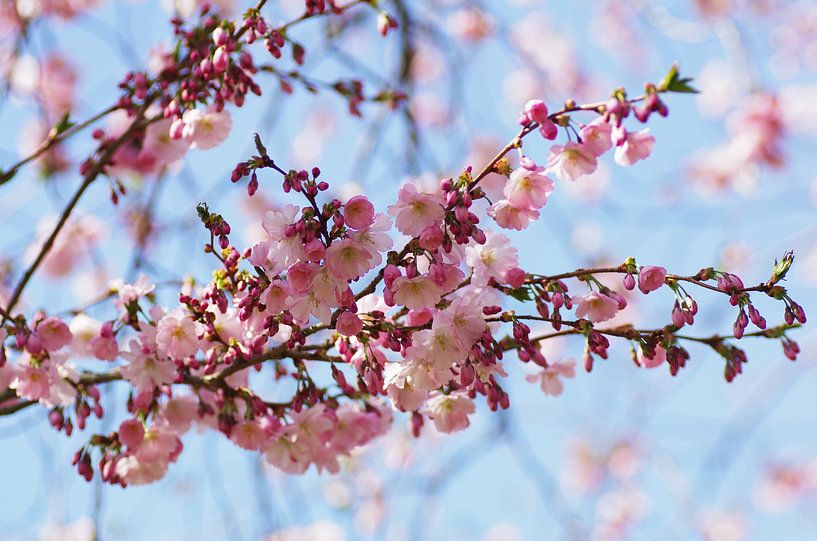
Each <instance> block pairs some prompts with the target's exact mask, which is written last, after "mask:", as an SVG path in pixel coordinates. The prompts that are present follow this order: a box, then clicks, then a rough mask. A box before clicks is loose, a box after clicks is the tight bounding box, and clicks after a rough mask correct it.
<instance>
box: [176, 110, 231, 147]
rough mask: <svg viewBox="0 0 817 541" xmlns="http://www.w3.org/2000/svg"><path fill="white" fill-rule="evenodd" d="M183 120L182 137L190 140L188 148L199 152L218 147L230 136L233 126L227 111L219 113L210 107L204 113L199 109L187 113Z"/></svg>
mask: <svg viewBox="0 0 817 541" xmlns="http://www.w3.org/2000/svg"><path fill="white" fill-rule="evenodd" d="M183 120H184V131H183V136H184V137H185V138H187V139H189V140H190V148H198V149H201V150H207V149H210V148H213V147H216V146H218V145H220V144H221V143H222V142H224V140H225V139H227V136H228V135H230V129H231V128H232V126H233V120H232V117H230V112H229V111H227V110H226V109H225V110H223V111H221V112H219V111H216V109H215V108H214V107H212V106H211V107H209V108H208V109H207V110H206V111H204V112H202V111H201V110H199V109H192V110H190V111H187V112H186V113H184V116H183Z"/></svg>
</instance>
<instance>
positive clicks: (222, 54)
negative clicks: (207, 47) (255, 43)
mask: <svg viewBox="0 0 817 541" xmlns="http://www.w3.org/2000/svg"><path fill="white" fill-rule="evenodd" d="M229 64H230V53H228V52H227V50H226V49H225V48H224V47H219V48H217V49H216V52H215V53H213V69H214V70H215V71H216V73H221V72H222V71H225V70H226V69H227V67H228V66H229Z"/></svg>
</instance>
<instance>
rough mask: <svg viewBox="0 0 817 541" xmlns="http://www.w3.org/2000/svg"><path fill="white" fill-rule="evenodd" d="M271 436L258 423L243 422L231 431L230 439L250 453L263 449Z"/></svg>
mask: <svg viewBox="0 0 817 541" xmlns="http://www.w3.org/2000/svg"><path fill="white" fill-rule="evenodd" d="M269 438H270V435H269V434H268V433H267V431H266V430H265V429H264V428H263V427H262V426H261V425H260V424H259V423H258V422H257V421H241V422H240V423H238V424H237V425H235V426H234V427H233V429H232V431H230V439H231V440H232V441H233V443H235V444H236V445H238V446H239V447H241V448H242V449H246V450H248V451H257V450H259V449H261V448H263V447H264V446H265V445H266V443H267V440H269Z"/></svg>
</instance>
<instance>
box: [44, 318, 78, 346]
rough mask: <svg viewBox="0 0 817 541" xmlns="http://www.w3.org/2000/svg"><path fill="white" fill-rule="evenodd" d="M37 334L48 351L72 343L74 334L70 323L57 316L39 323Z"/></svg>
mask: <svg viewBox="0 0 817 541" xmlns="http://www.w3.org/2000/svg"><path fill="white" fill-rule="evenodd" d="M35 336H37V338H39V339H40V342H42V345H43V347H44V348H45V349H46V350H48V351H57V350H58V349H60V348H61V347H63V346H67V345H68V344H70V343H71V340H72V339H73V336H72V335H71V331H70V330H69V329H68V325H66V324H65V323H63V321H62V320H61V319H59V318H57V317H54V316H51V317H49V318H46V319H44V320H42V321H40V323H38V324H37V329H36V331H35Z"/></svg>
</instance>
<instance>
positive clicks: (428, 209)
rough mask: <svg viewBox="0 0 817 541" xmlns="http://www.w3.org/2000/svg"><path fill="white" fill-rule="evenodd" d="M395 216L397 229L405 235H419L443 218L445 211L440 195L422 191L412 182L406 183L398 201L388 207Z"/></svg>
mask: <svg viewBox="0 0 817 541" xmlns="http://www.w3.org/2000/svg"><path fill="white" fill-rule="evenodd" d="M388 211H389V214H390V215H392V216H394V217H395V225H396V226H397V230H398V231H400V232H401V233H403V234H404V235H411V236H412V237H416V236H418V235H419V234H420V233H422V232H423V229H425V228H427V227H429V226H432V225H434V224H436V223H438V222H439V221H441V220H442V219H443V216H445V212H444V210H443V206H442V204H441V201H440V200H439V198H438V197H436V196H434V195H432V194H427V193H420V192H418V191H417V188H416V187H415V186H414V184H412V183H410V182H409V183H406V184H404V185H403V187H402V188H400V191H399V192H398V193H397V203H395V204H394V205H391V206H390V207H389V208H388Z"/></svg>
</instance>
